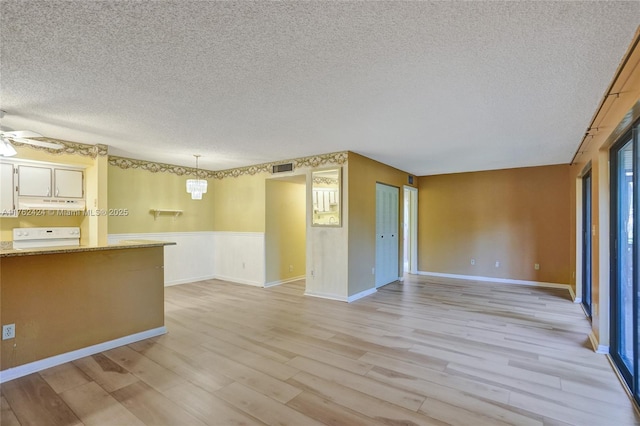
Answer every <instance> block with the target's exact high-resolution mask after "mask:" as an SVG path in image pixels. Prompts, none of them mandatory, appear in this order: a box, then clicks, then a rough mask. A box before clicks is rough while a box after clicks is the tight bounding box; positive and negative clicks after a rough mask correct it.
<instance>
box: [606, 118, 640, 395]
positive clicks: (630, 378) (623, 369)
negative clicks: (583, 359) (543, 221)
mask: <svg viewBox="0 0 640 426" xmlns="http://www.w3.org/2000/svg"><path fill="white" fill-rule="evenodd" d="M636 126H640V120H639V121H637V122H636V123H634V124H633V125H632V126H631V128H630V129H629V131H627V132H624V133H623V134H622V135H621V136H620V137H619V138H618V139H617V141H616V142H615V143H614V144H613V145H612V146H611V148H610V156H609V158H610V164H611V168H610V185H611V187H610V188H611V189H610V194H611V196H610V200H609V203H610V212H611V218H610V227H611V228H610V229H611V230H610V238H611V243H610V244H611V253H610V256H611V268H610V274H611V275H610V286H609V291H610V321H609V327H610V331H609V333H610V350H609V356H610V357H611V359H612V360H613V363H614V364H615V365H616V369H617V370H618V372H619V374H620V376H621V377H622V378H623V381H624V382H625V383H626V385H627V386H628V388H629V390H630V392H631V394H632V395H633V398H634V400H635V401H636V403H640V391H639V389H638V380H639V376H640V374H639V373H640V371H639V368H638V367H639V365H638V363H639V359H640V353H639V352H640V347H639V344H638V339H639V336H638V334H639V332H638V316H639V313H638V306H637V305H638V303H640V301H639V300H638V297H637V296H635V299H634V300H633V301H632V315H633V326H632V329H633V330H634V331H635V332H634V334H633V339H632V345H633V351H634V352H633V354H634V357H633V358H634V359H633V360H632V365H631V366H630V367H628V366H627V365H626V364H625V362H624V360H623V359H622V357H621V356H620V354H619V352H618V351H619V344H620V341H619V337H618V335H619V331H618V330H617V326H618V322H619V321H620V319H621V315H622V313H621V312H620V308H621V307H620V304H619V303H618V302H619V292H620V286H619V284H618V281H619V280H618V275H619V271H618V265H619V262H618V261H619V258H620V245H621V243H620V241H618V229H619V226H620V223H619V206H618V194H619V187H620V182H619V173H618V172H619V171H618V167H617V166H618V164H619V159H618V153H619V152H620V149H621V148H623V147H624V146H625V145H627V144H628V143H631V144H632V147H633V169H632V170H633V177H632V185H633V190H632V195H633V200H632V203H633V204H632V209H633V219H634V220H633V227H632V235H633V236H634V238H633V242H632V244H633V247H632V259H633V272H632V295H637V294H638V287H639V285H638V281H639V278H640V271H638V265H640V258H639V245H640V242H639V241H638V239H637V236H638V229H640V226H639V224H638V220H636V219H637V218H638V207H639V205H640V200H639V198H640V197H639V195H640V191H639V189H640V188H638V183H639V182H640V176H638V171H639V169H640V167H639V166H640V164H639V163H640V152H639V150H638V146H639V145H640V143H639V141H638V134H637V130H636V128H637V127H636Z"/></svg>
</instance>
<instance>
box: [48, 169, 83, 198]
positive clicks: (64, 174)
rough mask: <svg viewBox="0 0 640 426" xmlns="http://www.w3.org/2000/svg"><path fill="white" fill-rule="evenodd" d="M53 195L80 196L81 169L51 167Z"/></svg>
mask: <svg viewBox="0 0 640 426" xmlns="http://www.w3.org/2000/svg"><path fill="white" fill-rule="evenodd" d="M53 175H54V179H53V181H54V185H55V192H54V193H53V195H54V196H55V197H62V198H82V197H83V195H84V194H83V190H82V188H83V185H82V183H83V182H82V179H83V173H82V170H68V169H53Z"/></svg>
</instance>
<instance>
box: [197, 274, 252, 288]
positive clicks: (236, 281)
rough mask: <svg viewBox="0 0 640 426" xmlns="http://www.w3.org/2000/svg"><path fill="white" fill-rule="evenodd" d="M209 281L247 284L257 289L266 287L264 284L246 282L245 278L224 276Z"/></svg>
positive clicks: (214, 277)
mask: <svg viewBox="0 0 640 426" xmlns="http://www.w3.org/2000/svg"><path fill="white" fill-rule="evenodd" d="M209 279H214V280H221V281H228V282H230V283H235V284H247V285H252V286H255V287H264V284H263V283H261V282H258V281H253V280H245V279H243V278H238V277H225V276H224V275H214V276H213V277H211V278H209Z"/></svg>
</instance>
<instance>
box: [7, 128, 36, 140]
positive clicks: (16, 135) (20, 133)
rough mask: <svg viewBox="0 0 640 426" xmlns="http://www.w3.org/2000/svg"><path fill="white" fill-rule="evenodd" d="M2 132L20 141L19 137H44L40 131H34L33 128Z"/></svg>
mask: <svg viewBox="0 0 640 426" xmlns="http://www.w3.org/2000/svg"><path fill="white" fill-rule="evenodd" d="M2 134H3V135H4V136H5V137H7V138H11V139H15V140H16V142H18V139H22V138H25V139H31V138H42V137H44V136H42V135H41V134H40V133H36V132H32V131H31V130H15V131H12V132H2Z"/></svg>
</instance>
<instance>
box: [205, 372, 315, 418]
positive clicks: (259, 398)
mask: <svg viewBox="0 0 640 426" xmlns="http://www.w3.org/2000/svg"><path fill="white" fill-rule="evenodd" d="M216 395H217V396H219V397H220V398H222V399H224V400H225V401H227V402H228V403H229V404H231V405H233V406H234V407H237V408H239V409H240V410H242V411H244V412H245V413H247V414H249V415H250V416H253V417H255V418H257V419H259V420H260V421H262V422H264V423H266V424H268V425H292V426H295V425H309V426H313V425H321V424H322V423H319V422H317V421H315V420H313V419H312V418H311V417H307V416H305V415H304V414H302V413H300V412H298V411H296V410H294V409H292V408H290V407H287V406H286V405H284V404H281V403H280V402H278V401H275V400H273V399H271V398H269V397H267V396H264V395H263V394H261V393H259V392H256V391H254V390H253V389H251V388H248V387H246V386H244V385H242V384H240V383H237V382H235V383H232V384H230V385H228V386H225V387H224V388H222V389H220V390H219V391H217V392H216Z"/></svg>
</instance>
